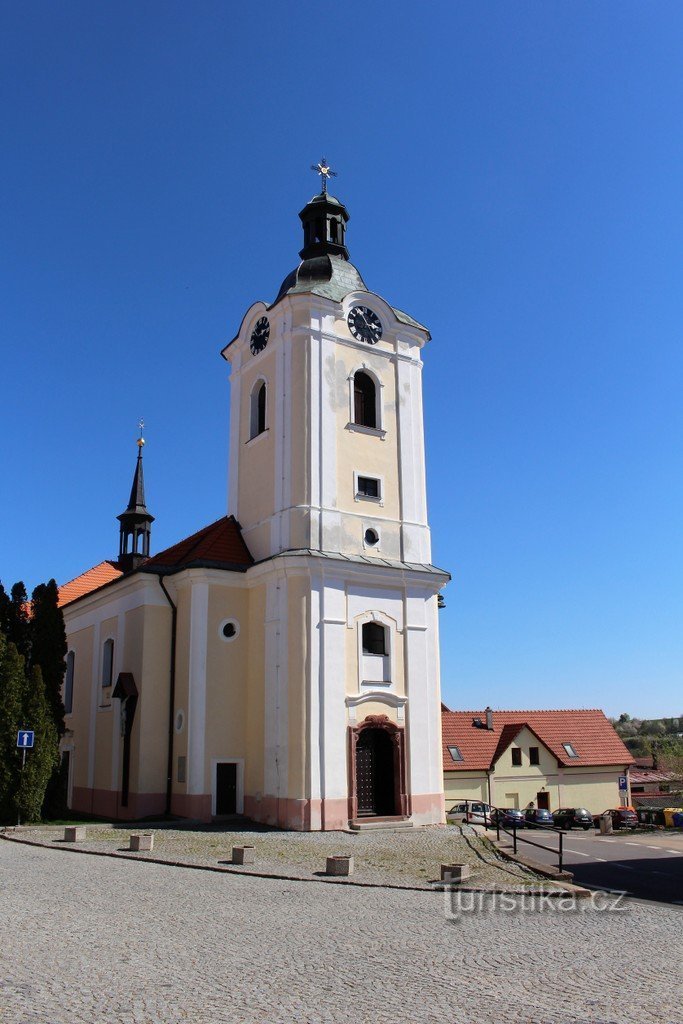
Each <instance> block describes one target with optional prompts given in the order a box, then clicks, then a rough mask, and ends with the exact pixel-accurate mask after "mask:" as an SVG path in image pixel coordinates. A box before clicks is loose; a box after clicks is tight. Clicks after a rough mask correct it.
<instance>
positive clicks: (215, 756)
mask: <svg viewBox="0 0 683 1024" xmlns="http://www.w3.org/2000/svg"><path fill="white" fill-rule="evenodd" d="M224 619H234V620H235V621H236V622H238V623H239V635H238V636H237V637H235V638H234V639H233V640H230V641H226V640H225V639H224V638H223V636H222V631H221V629H220V626H221V623H222V622H223V620H224ZM249 632H250V630H249V593H248V591H247V590H244V589H240V588H238V587H226V586H218V585H212V586H209V619H208V644H207V659H206V709H207V714H206V730H205V747H204V771H205V775H204V777H205V779H207V780H208V785H207V788H209V789H211V788H212V787H213V785H214V779H213V768H212V762H213V761H214V760H220V759H222V758H226V759H231V758H247V757H248V758H249V760H251V758H252V756H253V755H254V753H255V752H252V751H250V750H249V749H248V738H247V697H248V683H249Z"/></svg>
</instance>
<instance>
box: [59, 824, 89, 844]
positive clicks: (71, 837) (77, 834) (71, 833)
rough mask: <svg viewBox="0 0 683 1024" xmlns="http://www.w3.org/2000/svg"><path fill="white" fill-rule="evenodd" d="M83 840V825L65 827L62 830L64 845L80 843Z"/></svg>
mask: <svg viewBox="0 0 683 1024" xmlns="http://www.w3.org/2000/svg"><path fill="white" fill-rule="evenodd" d="M84 840H85V825H67V827H66V828H65V829H64V842H65V843H82V842H83V841H84Z"/></svg>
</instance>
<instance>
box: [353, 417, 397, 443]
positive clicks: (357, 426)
mask: <svg viewBox="0 0 683 1024" xmlns="http://www.w3.org/2000/svg"><path fill="white" fill-rule="evenodd" d="M346 429H347V430H354V431H355V432H356V433H358V434H369V435H370V436H371V437H379V438H381V439H382V441H383V440H384V438H385V437H386V436H387V432H386V430H382V428H381V427H366V426H363V424H362V423H353V422H352V421H351V420H349V422H348V423H347V424H346Z"/></svg>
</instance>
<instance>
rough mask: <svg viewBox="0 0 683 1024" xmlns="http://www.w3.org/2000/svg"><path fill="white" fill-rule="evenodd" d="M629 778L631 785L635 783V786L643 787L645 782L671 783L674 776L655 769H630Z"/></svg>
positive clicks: (671, 773)
mask: <svg viewBox="0 0 683 1024" xmlns="http://www.w3.org/2000/svg"><path fill="white" fill-rule="evenodd" d="M629 778H630V779H631V784H633V783H635V784H636V785H637V786H639V785H643V784H645V783H646V782H671V780H672V779H673V778H675V775H674V773H673V772H663V771H659V770H658V769H657V768H638V767H635V768H631V771H630V772H629Z"/></svg>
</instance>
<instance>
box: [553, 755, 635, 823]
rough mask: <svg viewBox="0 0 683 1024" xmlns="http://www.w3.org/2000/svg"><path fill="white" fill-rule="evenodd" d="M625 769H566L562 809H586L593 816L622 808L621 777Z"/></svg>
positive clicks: (562, 790) (562, 783) (561, 778)
mask: <svg viewBox="0 0 683 1024" xmlns="http://www.w3.org/2000/svg"><path fill="white" fill-rule="evenodd" d="M623 774H624V768H623V767H618V768H613V767H611V766H610V767H607V768H604V769H602V770H601V769H599V768H578V767H577V768H564V769H562V771H561V776H560V786H561V798H562V802H561V805H560V806H562V807H586V808H587V809H588V810H589V811H590V812H591V814H600V813H601V812H602V811H605V810H607V809H608V808H610V807H620V806H621V796H620V793H619V776H620V775H623Z"/></svg>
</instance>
